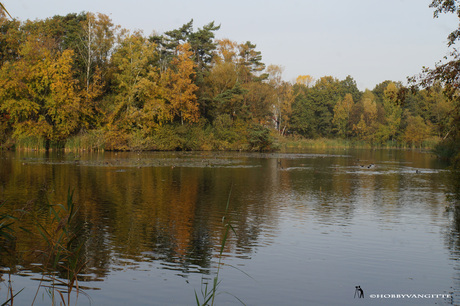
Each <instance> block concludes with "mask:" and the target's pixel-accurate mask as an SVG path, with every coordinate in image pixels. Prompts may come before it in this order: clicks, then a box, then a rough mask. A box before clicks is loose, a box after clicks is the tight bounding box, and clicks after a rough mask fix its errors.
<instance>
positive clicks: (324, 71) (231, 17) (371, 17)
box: [3, 0, 458, 90]
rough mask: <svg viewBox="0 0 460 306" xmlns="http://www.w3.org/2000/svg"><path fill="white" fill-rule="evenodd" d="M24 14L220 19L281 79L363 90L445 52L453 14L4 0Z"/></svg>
mask: <svg viewBox="0 0 460 306" xmlns="http://www.w3.org/2000/svg"><path fill="white" fill-rule="evenodd" d="M3 3H4V5H5V6H6V8H7V9H8V10H9V12H10V13H11V15H13V16H14V17H18V18H19V19H20V20H26V19H32V20H34V19H37V18H39V19H44V18H47V17H51V16H54V15H57V14H59V15H66V14H67V13H79V12H82V11H89V12H95V13H96V12H100V13H104V14H107V15H109V16H110V17H111V18H112V20H113V22H114V23H116V24H119V25H121V26H122V27H124V28H128V29H142V30H143V31H144V33H145V34H146V35H149V34H151V33H152V32H153V31H156V32H159V33H162V32H164V31H168V30H172V29H176V28H178V27H180V26H181V25H183V24H184V23H187V22H188V21H190V19H192V18H193V20H194V27H195V29H196V28H199V27H202V26H203V25H205V24H207V23H209V22H211V21H215V22H216V23H217V24H221V29H220V30H219V31H218V32H217V33H216V36H217V38H229V39H231V40H234V41H236V42H245V41H248V40H249V41H251V42H252V43H255V44H256V45H257V49H258V50H259V51H262V56H263V62H264V63H265V64H267V65H269V64H276V65H280V66H283V67H284V79H285V80H287V81H292V80H294V79H295V78H296V77H297V76H298V75H304V74H309V75H312V76H313V77H315V78H320V77H321V76H325V75H332V76H334V77H337V78H339V79H343V78H345V77H346V76H347V75H351V76H352V77H353V78H354V79H355V80H356V82H357V84H358V87H359V88H360V89H361V90H364V89H365V88H369V89H372V88H374V86H375V85H376V84H378V83H380V82H382V81H385V80H394V81H402V82H404V83H405V82H406V77H407V76H412V75H414V74H417V73H419V72H420V71H421V69H422V66H429V67H433V66H434V63H435V62H437V61H438V60H440V59H442V57H443V56H444V55H446V54H447V53H448V49H447V47H446V41H447V39H446V37H447V35H448V34H449V33H450V31H452V30H453V29H455V28H456V27H457V25H458V20H457V19H456V18H455V16H449V17H446V16H441V17H440V18H438V19H433V10H432V9H430V8H429V7H428V5H429V4H430V3H431V0H328V1H319V0H283V1H274V0H244V1H243V0H233V1H221V0H195V1H193V0H131V1H119V0H111V1H107V0H79V1H75V0H72V1H69V0H4V1H3Z"/></svg>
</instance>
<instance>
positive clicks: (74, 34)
mask: <svg viewBox="0 0 460 306" xmlns="http://www.w3.org/2000/svg"><path fill="white" fill-rule="evenodd" d="M219 28H220V26H219V25H216V24H215V23H214V22H210V23H209V24H206V25H204V26H203V27H201V28H198V29H195V28H194V26H193V20H191V21H190V22H188V23H186V24H184V25H183V26H181V27H180V28H178V29H174V30H171V31H167V32H165V33H161V34H159V33H153V34H152V35H150V36H146V35H144V33H143V32H141V31H131V30H127V29H123V28H121V27H120V26H118V25H115V24H113V22H112V21H111V19H110V18H109V17H108V16H107V15H104V14H94V13H80V14H68V15H66V16H54V17H52V18H47V19H45V20H35V21H30V20H27V21H25V22H20V21H18V20H14V19H11V18H8V17H7V16H6V15H4V14H3V15H1V16H0V32H1V35H0V142H1V145H2V147H4V148H11V147H21V146H26V147H27V146H28V147H36V146H40V147H43V148H46V149H48V148H63V147H67V148H74V149H88V150H96V149H105V150H241V149H243V150H269V149H273V148H274V145H275V142H276V141H275V139H276V138H277V137H278V138H279V137H296V138H319V137H324V138H342V139H349V140H350V141H354V140H358V141H365V142H368V143H371V144H373V145H387V144H389V143H390V144H391V145H392V146H398V145H406V146H407V145H409V146H421V145H423V143H424V142H426V141H430V140H431V141H437V140H439V139H443V138H446V135H448V134H449V133H450V132H451V130H452V126H453V125H455V120H456V118H455V116H452V114H453V112H454V109H455V103H454V101H453V99H450V98H449V95H446V86H445V84H444V83H442V82H439V81H436V82H432V84H430V85H431V86H427V87H426V88H422V87H421V86H417V90H410V89H409V88H407V87H405V86H403V84H402V83H400V82H394V81H384V82H382V83H380V84H378V85H377V86H376V87H375V88H374V89H372V90H366V91H364V92H362V91H360V90H359V89H358V88H357V85H356V82H355V80H354V79H353V78H352V77H351V76H348V77H346V78H345V79H343V80H339V79H337V78H334V77H331V76H324V77H321V78H319V79H318V80H315V79H314V78H312V77H311V76H309V75H301V76H299V77H298V78H297V79H296V80H295V81H292V82H286V81H284V80H283V77H282V73H283V68H282V67H280V66H277V65H268V66H267V65H265V64H264V63H263V61H262V53H261V51H258V50H257V48H256V45H255V44H254V43H252V42H250V41H247V42H244V43H238V42H235V41H232V40H230V39H216V38H215V32H216V31H218V30H219Z"/></svg>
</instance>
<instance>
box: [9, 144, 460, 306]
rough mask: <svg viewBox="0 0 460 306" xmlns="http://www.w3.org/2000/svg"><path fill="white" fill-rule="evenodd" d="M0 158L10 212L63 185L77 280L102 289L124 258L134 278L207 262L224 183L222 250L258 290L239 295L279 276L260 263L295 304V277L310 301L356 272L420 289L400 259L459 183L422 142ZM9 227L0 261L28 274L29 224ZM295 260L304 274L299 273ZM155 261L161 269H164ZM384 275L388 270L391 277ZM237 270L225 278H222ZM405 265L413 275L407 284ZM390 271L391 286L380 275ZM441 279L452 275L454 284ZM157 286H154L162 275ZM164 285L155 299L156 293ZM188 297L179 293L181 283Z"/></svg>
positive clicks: (56, 199) (201, 270) (188, 275)
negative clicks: (71, 214) (10, 251)
mask: <svg viewBox="0 0 460 306" xmlns="http://www.w3.org/2000/svg"><path fill="white" fill-rule="evenodd" d="M0 171H1V176H0V201H6V206H5V209H7V210H8V211H9V212H11V213H15V214H20V211H28V212H35V213H37V214H38V213H41V212H42V208H44V207H46V205H45V204H46V202H47V201H49V202H51V203H64V202H65V199H66V196H67V190H68V188H69V187H70V188H72V189H74V190H75V198H74V200H75V203H77V205H78V208H79V209H78V215H77V218H78V220H79V223H80V224H81V226H82V229H83V231H82V232H81V237H80V239H82V240H83V241H84V244H83V253H82V254H83V256H84V260H85V261H86V262H87V265H86V268H85V270H84V271H82V273H81V275H80V281H82V282H86V283H87V284H88V285H89V284H91V286H90V287H91V288H93V289H97V288H99V289H101V291H103V292H107V291H113V290H117V289H114V288H115V287H109V288H105V286H106V285H105V284H107V286H109V284H110V281H107V280H111V279H117V277H121V276H120V275H121V274H119V273H125V272H126V271H137V272H136V273H137V274H136V275H137V276H136V277H141V276H139V275H140V274H139V273H143V272H145V273H147V272H149V271H153V270H155V269H158V270H161V271H164V273H169V272H172V275H176V276H177V275H179V277H180V278H182V279H186V280H187V282H188V281H189V280H192V279H193V278H194V275H198V276H201V275H209V274H211V273H212V272H213V271H214V269H215V262H216V260H215V258H216V256H217V254H218V251H219V248H220V245H221V239H222V231H223V225H222V216H223V215H224V214H225V211H226V205H227V199H228V196H229V194H230V190H232V192H231V196H230V205H229V218H230V220H231V222H232V225H233V227H234V228H235V231H236V236H235V235H232V236H231V239H229V240H228V241H227V243H226V245H225V251H224V255H225V257H226V259H227V260H229V261H231V262H235V263H236V264H238V265H242V266H244V267H245V270H249V271H248V272H251V274H252V275H253V276H254V277H256V278H258V279H259V281H260V282H261V283H263V286H262V287H263V288H261V289H257V290H259V291H260V292H259V291H257V290H255V291H252V292H248V291H247V289H244V288H241V292H240V294H241V295H243V296H245V295H247V296H249V297H248V299H249V300H251V296H252V295H255V296H256V297H257V299H256V301H253V302H254V304H267V303H268V304H270V303H275V301H277V297H276V296H272V295H271V293H268V292H266V291H267V290H268V291H270V290H273V292H276V291H277V289H278V288H279V287H280V284H279V283H276V281H271V280H269V279H268V277H267V273H269V275H272V276H273V275H275V276H276V277H275V280H276V279H277V278H278V280H282V279H285V282H286V284H291V285H290V289H289V290H292V291H293V294H294V295H296V297H295V298H294V300H293V301H292V303H291V304H292V305H296V304H299V305H300V304H302V303H303V304H304V303H305V299H304V297H303V295H304V294H305V289H304V288H303V286H307V285H308V286H309V289H308V291H309V292H312V291H314V292H319V293H318V296H316V297H315V298H316V299H317V300H315V298H312V297H311V296H310V297H309V298H310V299H312V300H310V302H312V303H314V304H331V303H332V304H334V303H336V302H337V301H339V300H341V297H342V298H343V296H348V295H347V294H348V291H347V290H346V289H345V288H344V286H345V285H344V284H343V283H336V282H349V281H352V282H354V281H355V279H356V281H359V282H360V284H361V282H362V281H363V280H365V281H366V282H367V288H369V287H370V286H374V287H373V288H374V290H378V289H382V288H385V289H388V290H392V288H397V287H396V286H397V285H399V286H401V287H402V288H405V287H408V289H414V288H415V289H417V290H428V289H429V284H430V282H429V281H426V280H425V281H423V280H422V279H423V278H424V277H426V275H425V274H418V273H419V272H420V271H414V270H410V272H407V275H406V274H404V275H399V273H403V272H401V271H402V270H403V269H402V268H401V267H404V266H405V265H406V266H407V265H410V264H409V263H407V261H410V260H411V259H412V260H415V262H416V261H417V260H419V261H420V263H421V265H423V264H424V263H426V261H427V260H428V261H429V259H428V255H427V256H426V257H425V254H422V255H421V254H420V251H421V250H423V246H422V245H419V244H422V243H424V242H425V241H428V240H430V239H434V237H436V235H438V232H439V229H440V228H441V229H442V228H443V226H445V225H446V222H447V221H446V213H445V207H446V206H447V204H446V199H445V191H446V188H447V187H448V186H450V187H452V188H454V189H455V188H457V187H458V186H455V183H452V182H455V180H447V179H445V177H446V173H447V172H446V171H445V170H443V169H442V165H439V164H437V162H436V160H435V159H433V158H430V157H429V156H428V155H427V154H420V153H417V152H409V151H385V150H375V151H369V150H366V151H365V150H363V151H336V152H327V153H324V152H321V153H319V152H313V153H308V154H306V153H297V154H246V153H140V154H137V153H110V152H105V153H87V154H80V155H75V154H64V153H60V152H57V153H50V154H41V153H37V152H28V153H24V152H18V153H11V152H5V153H2V155H1V159H0ZM457 182H458V180H457ZM456 190H458V188H457V189H456ZM452 214H453V221H452V224H453V225H452V228H451V230H450V231H449V233H448V234H447V235H446V237H447V241H448V243H447V244H448V247H449V249H450V252H451V258H452V259H458V258H460V257H459V251H458V250H460V242H459V241H460V239H458V237H459V232H460V231H459V229H460V225H459V224H460V222H458V221H457V219H458V218H457V217H458V215H460V213H457V209H456V206H455V209H454V210H453V213H452ZM30 216H31V214H23V215H20V218H21V219H20V220H21V225H22V226H23V227H25V228H27V229H28V230H29V231H30V232H34V231H36V228H35V227H34V222H33V220H32V219H31V217H30ZM43 218H45V217H44V215H43ZM16 232H17V236H18V239H17V244H16V245H15V254H16V256H14V257H5V256H2V257H0V258H1V259H0V265H1V266H4V267H13V268H14V269H17V273H22V275H24V276H27V275H35V274H39V273H40V271H41V270H40V266H39V265H37V264H40V261H39V259H38V258H37V257H36V256H33V254H32V253H30V252H29V251H30V250H32V249H38V248H39V247H40V245H38V244H37V241H36V240H35V239H33V238H32V236H31V235H29V234H28V233H26V232H23V231H21V230H19V229H18V228H17V231H16ZM377 239H379V242H378V243H377ZM409 244H410V247H408V248H406V246H407V245H409ZM432 247H433V248H437V246H436V245H432ZM437 250H438V249H437ZM438 251H439V250H438ZM395 252H396V253H395ZM398 252H399V253H400V254H398ZM441 252H442V250H441ZM435 253H436V252H435ZM18 254H23V255H21V256H18ZM436 254H437V253H436ZM278 255H279V256H278ZM264 258H265V259H264ZM388 260H391V261H392V262H391V263H392V264H391V265H390V266H389V265H388ZM294 263H297V264H296V265H294ZM330 267H334V271H335V272H334V273H335V274H334V275H332V276H331V275H329V274H330V272H328V271H327V270H325V269H326V268H330ZM389 269H391V271H393V272H392V273H393V274H392V273H390V272H388V271H389ZM413 269H415V268H413ZM19 270H21V271H22V272H19ZM296 270H298V271H304V273H303V274H301V275H298V273H297V272H296ZM433 270H434V268H433ZM430 271H431V270H430ZM149 273H150V272H149ZM162 273H163V272H162ZM162 273H160V274H159V275H166V276H163V277H164V280H168V282H175V280H172V278H171V276H169V274H162ZM420 273H421V272H420ZM296 274H297V275H296ZM294 275H296V276H294ZM328 275H329V276H328ZM395 275H396V277H400V278H399V279H398V278H397V279H396V280H395V279H394V277H395ZM443 276H445V275H443ZM238 277H239V276H237V275H236V276H233V275H232V276H231V277H228V279H229V280H227V281H228V282H229V283H231V284H232V286H233V288H235V290H238V288H239V284H238ZM433 277H435V278H436V277H441V275H440V274H439V275H438V274H436V275H435V276H433ZM409 278H412V279H414V280H413V281H412V284H415V283H416V284H417V286H418V287H415V285H410V282H408V281H407V280H408V279H409ZM315 280H316V281H315ZM391 282H392V283H394V286H388V284H387V283H391ZM98 283H99V284H98ZM324 284H329V285H328V286H329V287H330V286H332V287H334V286H337V288H336V289H337V292H336V293H335V294H332V295H331V294H328V293H327V291H328V290H326V289H324ZM357 284H358V283H351V284H350V286H351V287H350V288H352V290H354V286H355V285H357ZM346 285H348V284H346ZM364 285H366V284H363V288H365V287H364ZM444 285H445V282H444V283H442V286H444ZM410 286H414V288H412V287H410ZM442 286H441V288H443V289H442V290H447V289H445V286H444V287H442ZM454 286H455V287H456V288H460V283H456V284H455V285H454ZM166 287H167V288H166ZM166 287H165V292H166V291H168V290H170V289H169V288H170V287H171V285H170V284H168V285H167V286H166ZM281 287H284V285H283V286H281ZM162 288H163V287H162ZM371 288H372V287H371ZM365 289H366V288H365ZM436 289H438V288H436ZM144 290H145V289H144ZM368 290H369V289H368ZM394 290H396V289H394ZM452 291H454V289H452ZM457 291H458V290H457ZM255 292H258V294H255ZM262 292H264V294H265V296H266V297H263V294H262ZM157 294H158V293H157ZM94 295H95V296H97V294H96V293H95V294H94ZM351 296H353V292H351ZM157 298H160V297H158V296H157ZM163 298H164V299H165V300H166V301H167V298H168V297H167V296H166V297H163ZM187 299H188V300H189V301H192V300H193V295H190V298H187V297H186V298H185V300H187ZM296 299H297V301H298V303H296V302H295V301H296ZM280 302H282V301H280ZM342 302H343V304H344V305H346V304H352V301H348V302H347V301H342ZM437 302H439V301H437Z"/></svg>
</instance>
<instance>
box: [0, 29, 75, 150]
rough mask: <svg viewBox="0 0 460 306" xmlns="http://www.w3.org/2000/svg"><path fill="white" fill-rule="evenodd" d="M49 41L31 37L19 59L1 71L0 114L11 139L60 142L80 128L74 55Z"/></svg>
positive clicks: (23, 46) (22, 48)
mask: <svg viewBox="0 0 460 306" xmlns="http://www.w3.org/2000/svg"><path fill="white" fill-rule="evenodd" d="M53 46H54V43H53V41H52V40H49V39H45V38H40V39H38V37H35V36H30V37H28V39H27V40H26V42H25V43H24V44H23V45H22V46H21V49H20V53H19V54H20V59H19V60H17V61H15V62H6V63H5V64H4V65H3V66H2V67H1V69H0V101H1V102H0V110H1V111H3V112H5V113H7V114H9V117H10V118H11V120H12V121H13V125H14V135H15V137H17V138H21V137H30V136H33V137H42V138H44V139H45V140H47V141H61V140H64V139H65V138H66V137H68V136H69V135H71V134H72V133H74V132H75V131H76V130H77V128H78V127H79V125H80V122H79V121H80V113H81V105H80V101H81V94H80V92H79V91H78V89H77V81H76V80H75V79H74V78H73V71H72V65H73V51H71V50H65V51H63V52H62V53H60V52H58V51H56V50H54V49H53Z"/></svg>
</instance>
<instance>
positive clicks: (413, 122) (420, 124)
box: [403, 116, 431, 146]
mask: <svg viewBox="0 0 460 306" xmlns="http://www.w3.org/2000/svg"><path fill="white" fill-rule="evenodd" d="M430 134H431V129H430V127H429V126H428V125H427V124H426V123H425V121H424V120H423V118H422V117H420V116H417V117H413V116H409V117H408V118H407V127H406V130H405V131H404V136H403V138H404V141H406V142H407V143H408V144H410V145H414V146H420V145H421V144H422V142H423V141H424V140H425V139H427V138H428V137H429V136H430Z"/></svg>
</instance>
